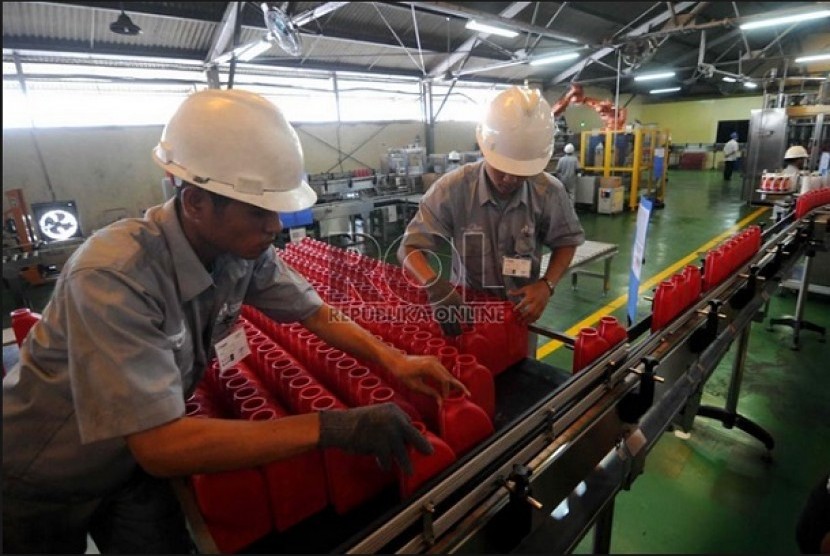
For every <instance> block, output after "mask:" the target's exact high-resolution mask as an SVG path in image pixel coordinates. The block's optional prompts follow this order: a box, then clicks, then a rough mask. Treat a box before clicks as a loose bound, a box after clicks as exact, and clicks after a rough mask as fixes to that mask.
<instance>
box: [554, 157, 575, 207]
mask: <svg viewBox="0 0 830 556" xmlns="http://www.w3.org/2000/svg"><path fill="white" fill-rule="evenodd" d="M563 151H564V153H565V154H563V155H562V157H561V158H560V159H559V160H558V161H557V163H556V171H555V172H554V173H555V175H556V177H557V178H559V181H561V182H562V185H564V186H565V189H566V190H567V191H568V197H570V198H571V204H573V202H574V195H575V193H576V180H577V174H578V172H579V171H580V170H581V168H580V166H579V159H578V158H577V157H576V155H575V154H574V146H573V145H572V144H571V143H568V144H567V145H565V148H564V149H563Z"/></svg>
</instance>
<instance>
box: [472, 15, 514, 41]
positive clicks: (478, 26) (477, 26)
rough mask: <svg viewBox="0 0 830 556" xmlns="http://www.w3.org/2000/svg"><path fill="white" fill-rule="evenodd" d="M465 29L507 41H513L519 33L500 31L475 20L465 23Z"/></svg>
mask: <svg viewBox="0 0 830 556" xmlns="http://www.w3.org/2000/svg"><path fill="white" fill-rule="evenodd" d="M466 27H467V29H470V30H472V31H478V32H480V33H491V34H493V35H499V36H500V37H507V38H508V39H513V38H515V37H518V36H519V33H517V32H516V31H511V30H510V29H502V28H501V27H494V26H492V25H487V24H485V23H479V22H478V21H476V20H475V19H471V20H469V21H468V22H467V25H466Z"/></svg>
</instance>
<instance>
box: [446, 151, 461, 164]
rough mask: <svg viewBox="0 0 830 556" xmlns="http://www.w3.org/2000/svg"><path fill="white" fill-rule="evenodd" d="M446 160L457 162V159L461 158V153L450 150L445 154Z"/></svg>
mask: <svg viewBox="0 0 830 556" xmlns="http://www.w3.org/2000/svg"><path fill="white" fill-rule="evenodd" d="M447 160H450V161H452V162H458V161H459V160H461V155H460V154H459V153H458V151H450V154H448V155H447Z"/></svg>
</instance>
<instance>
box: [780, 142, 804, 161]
mask: <svg viewBox="0 0 830 556" xmlns="http://www.w3.org/2000/svg"><path fill="white" fill-rule="evenodd" d="M809 157H810V155H809V153H807V149H805V148H804V147H802V146H801V145H796V146H794V147H790V148H789V149H787V152H785V153H784V160H789V159H791V158H809Z"/></svg>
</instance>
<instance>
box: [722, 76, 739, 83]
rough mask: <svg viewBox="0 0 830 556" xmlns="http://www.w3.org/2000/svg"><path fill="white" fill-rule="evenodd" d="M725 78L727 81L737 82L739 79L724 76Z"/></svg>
mask: <svg viewBox="0 0 830 556" xmlns="http://www.w3.org/2000/svg"><path fill="white" fill-rule="evenodd" d="M723 80H724V81H726V82H727V83H736V82H737V81H738V80H737V79H735V78H734V77H724V78H723Z"/></svg>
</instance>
